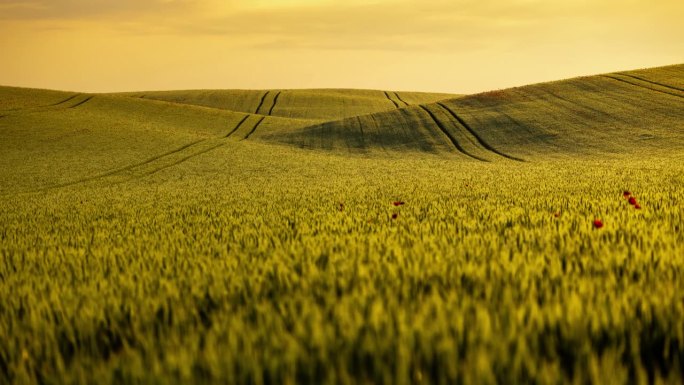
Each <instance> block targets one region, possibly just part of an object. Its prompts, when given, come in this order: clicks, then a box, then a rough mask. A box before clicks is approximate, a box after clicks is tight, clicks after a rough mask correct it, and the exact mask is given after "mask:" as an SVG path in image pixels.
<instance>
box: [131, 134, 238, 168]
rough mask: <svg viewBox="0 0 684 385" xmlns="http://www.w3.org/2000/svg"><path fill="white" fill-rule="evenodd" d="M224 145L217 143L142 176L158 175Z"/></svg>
mask: <svg viewBox="0 0 684 385" xmlns="http://www.w3.org/2000/svg"><path fill="white" fill-rule="evenodd" d="M225 144H226V143H225V142H224V143H219V144H217V145H214V146H211V147H209V148H206V149H204V150H202V151H199V152H196V153H194V154H190V155H188V156H186V157H184V158H181V159H179V160H178V161H176V162H173V163H171V164H167V165H165V166H162V167H159V168H157V169H154V170H152V171H150V172H147V173H145V174H144V175H143V176H147V175H152V174H156V173H158V172H159V171H162V170H165V169H167V168H169V167H173V166H177V165H179V164H181V163H183V162H185V161H187V160H190V159H192V158H194V157H197V156H200V155H202V154H206V153H207V152H209V151H213V150H216V149H217V148H219V147H221V146H224V145H225Z"/></svg>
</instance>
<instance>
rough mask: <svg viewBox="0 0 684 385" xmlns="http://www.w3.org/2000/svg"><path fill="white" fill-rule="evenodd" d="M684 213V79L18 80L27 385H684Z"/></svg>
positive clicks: (9, 249)
mask: <svg viewBox="0 0 684 385" xmlns="http://www.w3.org/2000/svg"><path fill="white" fill-rule="evenodd" d="M629 198H634V200H633V201H632V202H630V200H629ZM682 202H684V65H676V66H669V67H661V68H654V69H645V70H637V71H629V72H620V73H613V74H605V75H599V76H592V77H583V78H576V79H568V80H563V81H558V82H552V83H544V84H536V85H530V86H525V87H519V88H514V89H507V90H499V91H493V92H487V93H483V94H477V95H446V94H429V93H415V92H394V91H371V90H262V91H246V90H226V91H217V90H214V91H212V90H197V91H162V92H134V93H125V94H83V93H70V92H58V91H45V90H30V89H19V88H10V87H0V341H2V343H0V383H13V384H46V383H47V384H51V383H60V384H61V383H68V384H82V383H83V384H85V383H98V384H108V383H111V384H120V383H131V384H133V383H160V384H161V383H164V384H166V383H176V384H188V383H216V384H219V383H229V384H255V385H257V384H452V383H457V384H494V383H511V384H513V383H538V384H565V383H567V384H570V383H581V384H584V383H593V384H607V383H611V384H631V383H639V384H641V383H643V384H648V383H672V384H676V383H682V381H684V369H683V368H684V275H683V273H684V258H682V256H684V231H683V228H682V227H683V225H684V206H683V204H682ZM637 207H638V208H637ZM597 220H598V221H597Z"/></svg>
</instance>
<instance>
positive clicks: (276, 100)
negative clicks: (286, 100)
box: [268, 91, 282, 116]
mask: <svg viewBox="0 0 684 385" xmlns="http://www.w3.org/2000/svg"><path fill="white" fill-rule="evenodd" d="M281 93H282V91H278V93H277V94H276V96H275V97H274V98H273V104H272V105H271V108H269V109H268V116H271V114H272V113H273V109H274V108H275V106H276V103H278V98H279V97H280V94H281Z"/></svg>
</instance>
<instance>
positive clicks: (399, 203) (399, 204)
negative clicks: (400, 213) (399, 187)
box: [393, 201, 404, 206]
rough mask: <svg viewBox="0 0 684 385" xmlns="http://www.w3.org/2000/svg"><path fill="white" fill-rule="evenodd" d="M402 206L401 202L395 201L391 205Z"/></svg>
mask: <svg viewBox="0 0 684 385" xmlns="http://www.w3.org/2000/svg"><path fill="white" fill-rule="evenodd" d="M403 204H404V202H402V201H395V202H394V203H393V205H395V206H401V205H403Z"/></svg>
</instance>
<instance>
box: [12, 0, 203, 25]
mask: <svg viewBox="0 0 684 385" xmlns="http://www.w3.org/2000/svg"><path fill="white" fill-rule="evenodd" d="M197 3H198V0H21V1H18V0H0V19H6V20H7V19H10V20H22V19H23V20H25V19H33V20H40V19H51V20H55V19H57V20H73V19H84V18H91V17H109V16H120V15H141V14H149V13H157V12H158V13H167V12H178V11H182V10H187V9H188V8H191V7H194V6H196V5H197Z"/></svg>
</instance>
